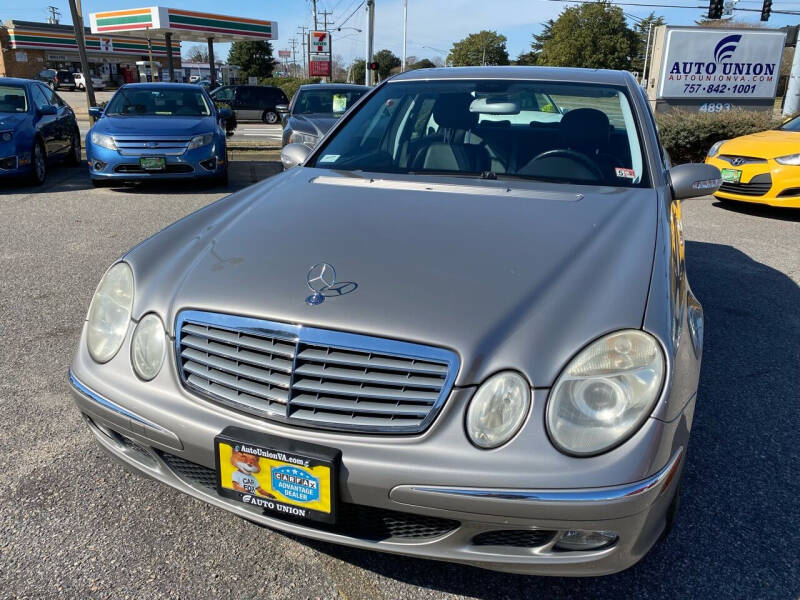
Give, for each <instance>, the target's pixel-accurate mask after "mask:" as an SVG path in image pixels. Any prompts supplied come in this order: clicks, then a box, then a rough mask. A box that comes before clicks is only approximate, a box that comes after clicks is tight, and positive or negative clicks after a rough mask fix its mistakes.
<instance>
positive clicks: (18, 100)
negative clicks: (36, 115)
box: [0, 85, 28, 113]
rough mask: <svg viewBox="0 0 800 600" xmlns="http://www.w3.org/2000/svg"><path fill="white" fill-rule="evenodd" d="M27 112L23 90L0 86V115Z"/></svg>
mask: <svg viewBox="0 0 800 600" xmlns="http://www.w3.org/2000/svg"><path fill="white" fill-rule="evenodd" d="M24 112H28V98H27V96H26V95H25V88H23V87H18V86H15V85H0V113H24Z"/></svg>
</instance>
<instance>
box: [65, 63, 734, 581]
mask: <svg viewBox="0 0 800 600" xmlns="http://www.w3.org/2000/svg"><path fill="white" fill-rule="evenodd" d="M282 158H283V161H284V163H285V164H286V166H288V167H291V168H289V169H288V170H287V171H285V172H284V173H281V174H279V175H277V176H275V177H272V178H271V179H268V180H265V181H262V182H261V183H258V184H256V185H253V186H251V187H249V188H247V189H245V190H242V191H240V192H238V193H235V194H233V195H231V196H228V197H226V198H224V199H222V200H219V201H218V202H215V203H213V204H211V205H209V206H207V207H205V208H203V209H201V210H199V211H197V212H195V213H193V214H191V215H189V216H187V217H185V218H184V219H181V220H180V221H178V222H176V223H174V224H173V225H171V226H170V227H168V228H166V229H165V230H163V231H161V232H160V233H158V234H156V235H155V236H153V237H152V238H150V239H148V240H146V241H144V242H142V243H141V244H139V245H138V246H136V247H134V248H133V249H131V250H130V251H128V252H127V253H126V254H124V255H123V256H122V257H121V258H120V259H119V260H118V261H117V262H116V263H115V264H114V265H112V266H111V267H110V268H109V270H108V271H107V272H106V274H105V275H104V277H103V278H102V280H101V282H100V284H99V286H98V288H97V290H96V292H95V295H94V297H93V299H92V302H91V305H90V307H89V311H88V315H87V319H86V322H85V324H84V326H83V330H82V334H81V339H80V344H79V347H78V351H77V354H76V356H75V358H74V361H73V363H72V366H71V370H70V373H69V378H70V382H71V386H72V390H73V393H74V397H75V401H76V403H77V405H78V408H79V410H80V411H81V413H82V414H83V416H84V417H85V421H86V424H87V426H88V429H89V431H90V432H91V433H92V435H93V436H94V437H95V439H96V440H97V443H98V444H99V445H100V446H101V447H102V448H103V449H105V450H106V451H107V452H108V453H109V454H110V455H111V457H113V458H115V459H117V460H118V461H120V462H122V463H124V464H125V465H127V466H128V467H130V468H133V469H135V470H138V471H140V472H142V473H144V474H146V475H148V476H150V477H152V478H154V479H156V480H158V481H161V482H163V483H165V484H167V485H169V486H172V487H174V488H176V489H178V490H180V491H182V492H185V493H186V494H189V495H191V496H194V497H195V498H199V499H201V500H203V501H205V502H208V503H209V504H212V505H214V506H217V507H219V508H222V509H224V510H227V511H230V512H232V513H234V514H237V515H239V516H241V517H243V518H245V519H248V520H250V521H254V522H256V523H260V524H262V525H266V526H269V527H272V528H274V529H277V530H280V531H285V532H288V533H292V534H296V535H300V536H305V537H308V538H315V539H319V540H326V541H330V542H335V543H339V544H346V545H350V546H356V547H359V548H364V549H370V550H377V551H382V552H393V553H398V554H406V555H411V556H417V557H423V558H430V559H437V560H444V561H452V562H457V563H465V564H470V565H476V566H479V567H484V568H488V569H496V570H500V571H509V572H517V573H528V574H541V575H575V576H585V575H601V574H607V573H613V572H615V571H619V570H622V569H625V568H627V567H630V566H631V565H633V564H634V563H636V562H637V561H638V560H639V559H641V558H642V556H644V554H645V553H647V552H648V550H649V549H650V548H651V547H652V546H653V544H655V543H656V541H657V540H658V539H659V538H660V537H661V536H662V535H664V534H665V533H666V532H667V531H668V530H669V527H670V524H671V522H672V520H673V519H674V517H675V513H676V508H677V505H678V497H679V490H680V481H681V473H682V470H683V467H684V465H685V463H686V460H687V450H688V444H689V432H690V430H691V426H692V415H693V413H694V407H695V401H696V392H697V383H698V374H699V369H700V358H701V352H702V341H703V311H702V308H701V306H700V304H699V302H698V301H697V300H696V299H695V297H694V296H693V295H692V292H691V290H690V288H689V284H688V282H687V279H686V272H685V268H684V245H683V237H682V232H681V221H680V200H682V199H686V198H690V197H693V196H699V195H703V194H708V193H712V192H713V191H715V190H716V188H717V186H718V185H719V171H718V170H717V169H716V168H715V167H712V166H710V165H680V166H674V167H671V166H669V165H668V164H667V163H666V161H665V154H664V152H663V150H662V149H661V147H660V145H659V140H658V136H657V133H656V129H655V126H654V121H653V116H652V114H651V112H650V109H649V106H648V104H647V101H646V98H645V97H644V95H643V93H642V92H641V89H640V88H639V86H638V85H637V83H636V81H635V80H634V79H633V77H632V76H631V75H629V74H627V73H624V72H615V71H592V70H579V69H543V68H533V67H531V68H528V67H489V68H448V69H441V70H426V71H413V72H409V73H405V74H402V75H399V76H397V77H394V78H391V79H389V80H387V81H385V82H383V83H382V84H381V85H379V86H377V87H376V88H375V89H373V90H372V91H370V92H369V94H368V96H366V97H365V98H364V99H363V100H362V101H361V102H360V103H359V104H358V105H357V106H356V107H354V109H353V110H352V111H349V112H348V113H347V114H346V115H345V117H344V118H343V119H341V120H340V121H338V122H337V123H336V125H334V127H333V128H332V130H331V131H330V132H329V133H328V134H327V135H326V136H325V137H324V138H323V139H322V140H321V142H320V143H319V144H318V145H317V146H316V147H315V149H313V150H312V149H309V148H308V147H307V146H305V145H303V144H290V145H288V146H286V148H284V150H283V156H282ZM295 165H297V166H295ZM134 518H135V517H134ZM254 535H258V531H257V530H254Z"/></svg>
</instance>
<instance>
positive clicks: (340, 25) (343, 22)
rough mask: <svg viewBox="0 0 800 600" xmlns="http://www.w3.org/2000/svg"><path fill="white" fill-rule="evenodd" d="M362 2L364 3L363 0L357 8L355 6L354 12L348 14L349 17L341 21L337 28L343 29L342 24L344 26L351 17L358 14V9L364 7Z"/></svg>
mask: <svg viewBox="0 0 800 600" xmlns="http://www.w3.org/2000/svg"><path fill="white" fill-rule="evenodd" d="M364 1H365V0H361V4H359V5H358V6H356V8H355V10H353V12H351V13H350V16H349V17H347V18H346V19H345V20H344V21H342V22H341V23H339V27H344V24H345V23H347V22H348V21H349V20H350V19H352V18H353V15H354V14H356V13H357V12H358V9H360V8H361V7H362V6H364Z"/></svg>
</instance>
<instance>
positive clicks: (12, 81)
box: [0, 77, 35, 85]
mask: <svg viewBox="0 0 800 600" xmlns="http://www.w3.org/2000/svg"><path fill="white" fill-rule="evenodd" d="M34 81H35V80H33V79H22V78H21V77H0V85H28V84H30V83H33V82H34Z"/></svg>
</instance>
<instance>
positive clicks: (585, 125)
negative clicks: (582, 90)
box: [559, 108, 611, 153]
mask: <svg viewBox="0 0 800 600" xmlns="http://www.w3.org/2000/svg"><path fill="white" fill-rule="evenodd" d="M559 138H560V140H561V144H562V145H563V146H565V147H566V148H573V149H576V150H582V151H584V152H589V153H593V152H597V151H602V150H605V149H606V148H607V147H608V144H609V141H610V138H611V124H610V123H609V121H608V116H607V115H606V113H604V112H603V111H600V110H597V109H595V108H576V109H574V110H571V111H569V112H568V113H567V114H565V115H564V117H563V118H562V119H561V125H560V127H559Z"/></svg>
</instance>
